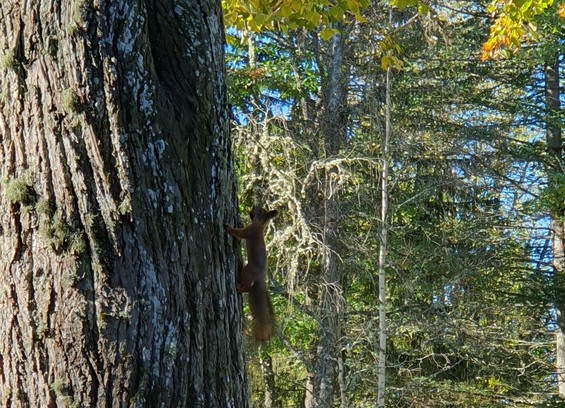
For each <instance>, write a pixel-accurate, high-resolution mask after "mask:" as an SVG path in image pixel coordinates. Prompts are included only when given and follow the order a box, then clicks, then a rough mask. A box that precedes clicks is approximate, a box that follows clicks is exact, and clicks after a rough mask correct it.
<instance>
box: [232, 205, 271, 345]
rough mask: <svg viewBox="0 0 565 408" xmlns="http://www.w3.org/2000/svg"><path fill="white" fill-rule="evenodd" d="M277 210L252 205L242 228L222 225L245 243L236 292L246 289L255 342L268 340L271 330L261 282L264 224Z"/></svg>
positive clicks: (264, 270) (268, 305) (264, 259)
mask: <svg viewBox="0 0 565 408" xmlns="http://www.w3.org/2000/svg"><path fill="white" fill-rule="evenodd" d="M277 214H278V211H276V210H273V211H266V210H264V209H262V208H259V207H253V209H252V210H251V211H250V212H249V217H250V218H251V224H249V225H248V226H247V227H245V228H232V227H231V226H229V225H226V229H227V231H228V233H229V234H230V235H232V236H234V237H236V238H238V239H244V240H245V243H246V246H247V265H245V266H244V267H243V269H242V270H241V272H240V273H239V275H238V277H237V282H236V289H237V291H238V292H239V293H245V292H249V308H250V309H251V316H253V330H252V331H253V337H254V338H255V340H256V341H258V342H262V341H265V340H268V339H269V338H270V337H271V334H272V333H273V306H272V305H271V297H270V296H269V291H268V290H267V285H266V283H265V275H266V274H267V249H266V246H265V238H264V237H265V227H266V226H267V223H268V222H269V220H271V219H273V218H275V217H276V216H277Z"/></svg>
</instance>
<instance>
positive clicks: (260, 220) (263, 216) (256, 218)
mask: <svg viewBox="0 0 565 408" xmlns="http://www.w3.org/2000/svg"><path fill="white" fill-rule="evenodd" d="M278 213H279V212H278V211H277V210H273V211H267V210H265V209H263V208H261V207H253V208H252V209H251V211H249V218H251V222H253V223H255V224H266V223H267V221H269V220H271V219H273V218H275V217H276V216H277V215H278Z"/></svg>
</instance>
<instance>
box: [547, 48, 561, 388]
mask: <svg viewBox="0 0 565 408" xmlns="http://www.w3.org/2000/svg"><path fill="white" fill-rule="evenodd" d="M545 86H546V88H545V99H546V115H547V119H546V123H547V125H546V140H547V149H548V152H549V154H550V157H551V162H550V167H549V168H548V178H549V182H550V187H551V188H560V186H554V185H552V183H553V180H554V176H555V175H558V174H559V175H560V174H561V173H562V171H563V140H562V132H561V124H560V120H559V112H560V110H561V104H560V96H559V95H560V92H559V54H556V55H555V59H554V60H553V61H551V62H550V63H548V64H546V66H545ZM562 205H563V206H565V203H562ZM564 213H565V210H563V209H561V210H560V211H559V212H558V213H556V209H554V213H553V214H551V216H552V220H551V232H552V239H553V271H554V274H555V283H554V284H555V288H554V293H555V295H556V296H555V300H554V302H555V311H556V314H557V325H556V329H555V342H556V358H555V367H556V374H557V386H558V393H559V395H560V396H561V397H564V398H565V235H564V234H565V224H564V223H563V215H564Z"/></svg>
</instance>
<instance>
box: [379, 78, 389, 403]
mask: <svg viewBox="0 0 565 408" xmlns="http://www.w3.org/2000/svg"><path fill="white" fill-rule="evenodd" d="M391 75H392V74H391V70H390V68H388V69H387V71H386V90H385V92H386V95H385V133H384V137H383V142H382V171H381V182H380V184H381V226H380V246H379V359H378V363H377V377H378V378H377V407H384V406H385V380H386V269H385V268H386V251H387V244H388V219H387V216H388V177H389V160H390V158H389V146H390V137H391V133H392V124H391V117H390V115H391V112H390V110H391V100H390V92H391V86H392V84H391Z"/></svg>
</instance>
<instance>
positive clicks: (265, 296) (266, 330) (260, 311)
mask: <svg viewBox="0 0 565 408" xmlns="http://www.w3.org/2000/svg"><path fill="white" fill-rule="evenodd" d="M249 308H250V309H251V316H253V337H254V338H255V340H256V341H257V342H263V341H266V340H268V339H269V338H270V337H271V335H272V334H273V305H272V304H271V298H270V296H269V292H267V287H266V285H265V282H263V280H262V279H261V280H259V281H257V282H255V283H254V284H253V286H251V289H250V290H249Z"/></svg>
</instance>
